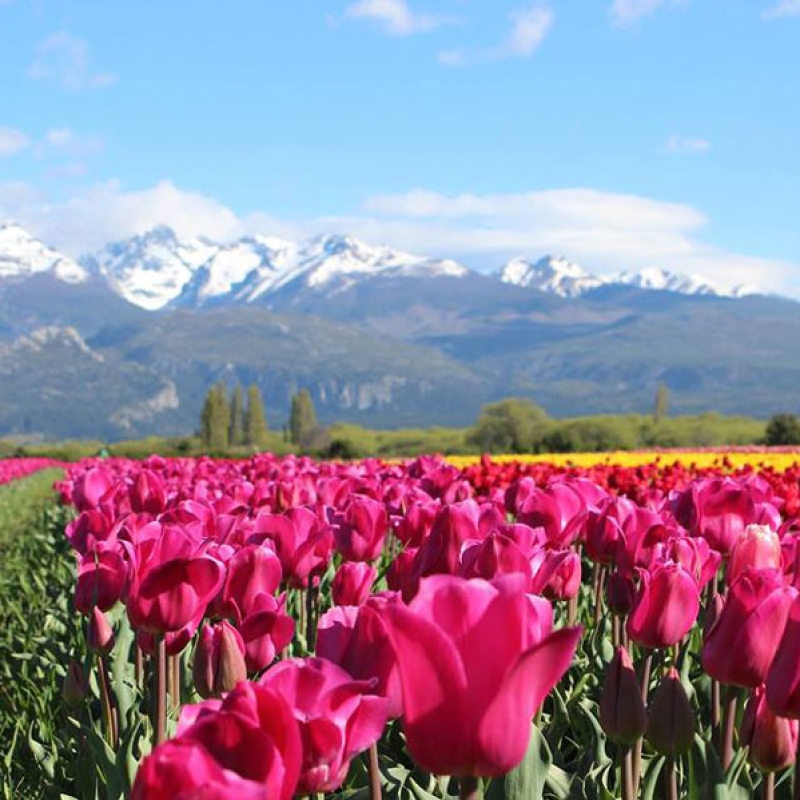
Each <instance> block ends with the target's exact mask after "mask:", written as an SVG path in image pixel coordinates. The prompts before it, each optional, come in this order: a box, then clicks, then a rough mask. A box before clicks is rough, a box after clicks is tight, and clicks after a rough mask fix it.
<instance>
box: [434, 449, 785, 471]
mask: <svg viewBox="0 0 800 800" xmlns="http://www.w3.org/2000/svg"><path fill="white" fill-rule="evenodd" d="M447 460H448V461H449V462H450V463H451V464H453V465H454V466H456V467H458V468H459V469H462V468H464V467H468V466H470V465H472V464H476V463H477V462H478V461H479V460H480V456H449V457H448V459H447ZM492 461H495V462H500V463H503V462H508V461H520V462H522V463H534V462H548V463H550V464H555V465H556V466H576V467H593V466H596V465H597V464H613V465H617V466H621V467H639V466H642V465H644V464H652V463H654V462H655V463H658V464H663V465H668V464H675V463H676V462H678V463H681V464H684V465H686V466H689V465H690V464H694V465H696V466H697V467H701V468H705V467H716V468H719V469H724V468H725V463H727V464H729V465H730V466H731V467H732V468H734V469H736V468H738V467H744V466H747V465H751V466H753V467H755V468H771V469H774V470H777V471H779V472H783V471H785V470H787V469H788V468H789V467H792V466H796V465H799V464H800V452H794V453H774V452H751V453H745V452H725V451H724V450H720V451H706V450H704V451H698V452H655V451H639V452H628V451H617V452H612V453H542V454H539V455H497V456H492Z"/></svg>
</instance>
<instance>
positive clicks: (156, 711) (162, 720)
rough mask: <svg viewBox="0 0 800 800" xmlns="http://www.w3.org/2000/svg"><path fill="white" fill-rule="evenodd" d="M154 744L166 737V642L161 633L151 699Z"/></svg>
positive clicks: (157, 644)
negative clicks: (154, 689) (154, 688)
mask: <svg viewBox="0 0 800 800" xmlns="http://www.w3.org/2000/svg"><path fill="white" fill-rule="evenodd" d="M153 730H154V731H155V744H156V746H158V745H160V744H161V742H163V741H164V740H165V739H166V738H167V643H166V642H165V641H164V636H163V634H160V635H159V636H158V637H157V639H156V691H155V697H154V699H153Z"/></svg>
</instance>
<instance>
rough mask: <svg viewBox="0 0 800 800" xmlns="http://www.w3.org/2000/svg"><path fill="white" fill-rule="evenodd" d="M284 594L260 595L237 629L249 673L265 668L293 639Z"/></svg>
mask: <svg viewBox="0 0 800 800" xmlns="http://www.w3.org/2000/svg"><path fill="white" fill-rule="evenodd" d="M285 604H286V596H285V595H281V596H280V597H279V598H277V599H276V598H275V597H273V596H272V595H271V594H260V595H258V597H257V598H256V600H255V603H254V604H253V607H252V608H251V610H250V614H249V615H248V616H247V617H245V618H244V620H242V624H241V626H240V628H239V631H240V633H241V634H242V639H243V641H244V648H245V663H246V665H247V671H248V672H250V673H254V672H260V671H261V670H262V669H266V668H267V667H268V666H269V665H270V664H271V663H272V662H273V661H274V660H275V658H276V656H277V655H278V654H279V653H280V652H281V650H283V648H284V647H287V646H288V645H289V644H290V643H291V641H292V639H293V638H294V620H293V619H292V618H291V617H290V616H289V615H288V614H287V613H286V608H285Z"/></svg>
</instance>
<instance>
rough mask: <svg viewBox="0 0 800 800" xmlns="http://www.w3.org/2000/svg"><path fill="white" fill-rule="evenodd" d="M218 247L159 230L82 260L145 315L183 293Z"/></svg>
mask: <svg viewBox="0 0 800 800" xmlns="http://www.w3.org/2000/svg"><path fill="white" fill-rule="evenodd" d="M218 250H219V245H216V244H213V243H211V242H208V241H206V240H204V239H189V240H187V241H181V240H179V239H178V237H177V236H176V235H175V232H174V231H173V230H172V229H171V228H167V227H165V226H160V227H157V228H153V229H152V230H149V231H147V232H146V233H143V234H140V235H138V236H133V237H131V238H130V239H124V240H123V241H120V242H112V243H111V244H108V245H106V246H105V247H104V248H103V249H102V250H101V251H100V252H99V253H96V254H95V255H93V256H89V257H87V258H86V259H84V263H85V264H86V265H87V266H89V267H90V268H91V269H92V270H93V271H96V272H97V273H99V274H100V275H102V276H103V277H104V278H105V279H106V280H107V281H108V283H109V285H110V286H111V288H112V289H113V290H114V291H116V292H117V294H119V295H121V296H122V297H124V298H125V299H126V300H128V301H129V302H131V303H134V304H135V305H137V306H141V307H142V308H144V309H147V310H148V311H156V310H158V309H160V308H164V307H165V306H167V305H169V303H171V302H172V301H173V300H175V299H176V298H177V297H178V296H179V295H180V294H181V292H182V291H183V288H184V286H186V284H187V283H189V281H190V280H191V278H192V276H193V275H194V273H195V272H196V270H197V269H199V268H200V267H201V266H202V265H203V264H204V263H205V262H206V261H208V259H209V258H211V256H212V255H214V253H216V252H217V251H218Z"/></svg>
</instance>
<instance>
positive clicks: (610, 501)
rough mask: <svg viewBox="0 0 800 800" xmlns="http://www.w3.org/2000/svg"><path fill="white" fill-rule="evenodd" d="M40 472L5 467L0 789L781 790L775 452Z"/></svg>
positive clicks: (796, 632) (789, 532) (687, 794)
mask: <svg viewBox="0 0 800 800" xmlns="http://www.w3.org/2000/svg"><path fill="white" fill-rule="evenodd" d="M55 467H58V465H55V464H53V463H44V462H43V463H35V464H34V463H30V464H27V463H24V460H20V461H17V462H16V463H13V462H11V461H9V462H2V461H0V484H6V485H1V486H0V554H2V556H3V560H2V563H3V567H2V569H0V602H2V603H3V605H1V606H0V736H2V738H3V740H4V742H5V744H6V746H7V750H6V754H5V755H3V758H2V761H0V790H1V791H2V795H0V796H1V797H2V798H3V799H4V800H5V798H16V797H23V798H27V797H31V798H35V797H45V798H51V797H52V798H61V799H62V800H70V798H79V799H80V800H84V799H87V800H99V799H101V798H102V799H106V798H108V799H110V800H116V799H117V798H132V799H133V800H227V799H228V798H230V799H231V800H234V798H235V799H237V800H238V799H239V798H242V799H243V800H257V799H258V800H291V799H292V798H299V797H307V796H308V797H312V798H315V800H321V798H331V799H332V798H342V800H378V798H387V800H436V799H437V798H438V799H439V800H448V799H452V800H454V799H455V798H465V799H467V798H468V799H469V800H476V799H477V798H481V797H485V798H486V799H487V800H536V799H537V798H556V799H557V800H569V799H570V798H576V799H577V800H581V799H583V800H609V799H610V798H622V799H623V800H633V798H651V799H654V800H675V799H676V798H691V799H693V800H704V799H705V798H709V799H710V798H715V799H716V800H725V799H726V798H727V799H728V800H745V798H754V797H762V798H800V771H797V773H796V766H795V765H796V761H797V747H798V725H799V724H800V723H799V722H798V720H800V546H798V542H800V463H798V457H797V456H796V455H795V454H793V453H790V452H780V453H764V452H753V453H742V452H739V453H681V454H675V453H671V454H664V453H662V454H646V455H642V454H639V455H633V454H622V455H619V454H613V455H602V454H601V455H597V456H595V457H587V456H576V455H574V454H573V455H570V456H564V457H563V458H550V457H535V458H533V457H530V458H520V457H508V458H505V457H504V458H498V459H496V460H493V459H491V458H489V457H483V458H473V459H453V460H445V459H443V458H441V457H432V456H431V457H429V456H422V457H419V458H417V459H415V460H411V461H405V462H383V461H379V460H375V459H366V460H363V461H359V462H324V461H315V460H312V459H310V458H306V457H295V456H287V457H283V458H278V457H274V456H271V455H266V454H264V455H257V456H254V457H253V458H251V459H248V460H212V459H207V458H201V459H165V458H161V457H158V456H152V457H150V458H149V459H147V460H145V461H130V460H124V459H114V458H109V459H104V460H101V459H91V460H85V461H82V462H79V463H76V464H72V465H66V466H62V467H61V468H59V469H56V468H55ZM52 486H54V487H55V494H52V493H51V488H50V487H52Z"/></svg>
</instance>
